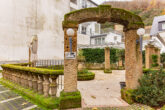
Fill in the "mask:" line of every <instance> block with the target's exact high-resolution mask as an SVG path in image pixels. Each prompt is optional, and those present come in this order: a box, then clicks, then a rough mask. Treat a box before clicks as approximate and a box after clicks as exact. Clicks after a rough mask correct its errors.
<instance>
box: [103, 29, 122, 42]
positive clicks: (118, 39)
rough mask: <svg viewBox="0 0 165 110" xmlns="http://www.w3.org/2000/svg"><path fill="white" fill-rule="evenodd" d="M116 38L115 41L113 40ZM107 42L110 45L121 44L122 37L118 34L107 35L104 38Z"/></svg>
mask: <svg viewBox="0 0 165 110" xmlns="http://www.w3.org/2000/svg"><path fill="white" fill-rule="evenodd" d="M115 37H116V40H115V39H114V38H115ZM106 39H107V40H108V41H110V42H112V43H116V42H122V36H121V35H119V34H115V33H111V32H110V33H109V34H108V35H107V38H106Z"/></svg>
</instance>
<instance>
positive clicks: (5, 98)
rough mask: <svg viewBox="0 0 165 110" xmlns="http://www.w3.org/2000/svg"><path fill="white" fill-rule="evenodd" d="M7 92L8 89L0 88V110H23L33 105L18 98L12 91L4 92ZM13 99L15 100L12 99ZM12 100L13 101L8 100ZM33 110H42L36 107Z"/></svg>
mask: <svg viewBox="0 0 165 110" xmlns="http://www.w3.org/2000/svg"><path fill="white" fill-rule="evenodd" d="M6 90H9V89H8V88H6V87H4V86H0V92H2V93H0V102H1V103H0V110H22V109H24V108H27V107H30V106H32V105H34V104H32V103H30V102H29V101H27V100H25V99H23V98H21V97H19V95H18V94H16V93H14V92H12V91H7V92H4V93H3V91H6ZM14 98H15V99H14ZM10 99H14V100H10ZM34 110H42V109H40V108H39V107H36V109H34Z"/></svg>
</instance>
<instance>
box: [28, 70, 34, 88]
mask: <svg viewBox="0 0 165 110" xmlns="http://www.w3.org/2000/svg"><path fill="white" fill-rule="evenodd" d="M28 75H29V77H28V84H29V88H30V89H33V84H32V80H33V76H32V73H30V72H29V73H28Z"/></svg>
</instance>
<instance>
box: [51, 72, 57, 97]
mask: <svg viewBox="0 0 165 110" xmlns="http://www.w3.org/2000/svg"><path fill="white" fill-rule="evenodd" d="M51 79H52V83H51V84H50V91H51V96H53V97H55V96H56V93H57V83H56V79H57V76H56V75H51Z"/></svg>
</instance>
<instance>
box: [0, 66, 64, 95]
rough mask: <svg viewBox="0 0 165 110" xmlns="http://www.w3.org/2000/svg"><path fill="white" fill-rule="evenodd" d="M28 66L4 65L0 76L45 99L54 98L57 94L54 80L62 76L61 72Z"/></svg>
mask: <svg viewBox="0 0 165 110" xmlns="http://www.w3.org/2000/svg"><path fill="white" fill-rule="evenodd" d="M28 65H29V64H4V65H1V66H2V68H3V71H2V75H3V78H4V79H5V80H8V81H11V82H13V83H15V84H18V85H20V86H22V87H24V88H27V89H31V90H33V91H34V92H37V93H38V94H43V95H44V96H45V97H48V96H51V97H55V96H56V92H57V83H56V79H57V77H58V76H59V75H63V70H52V69H46V68H35V67H28Z"/></svg>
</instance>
